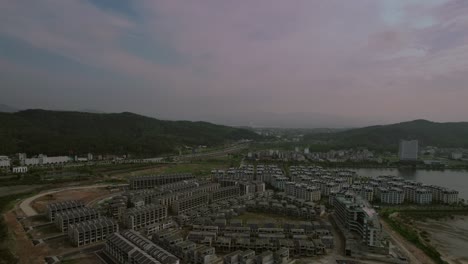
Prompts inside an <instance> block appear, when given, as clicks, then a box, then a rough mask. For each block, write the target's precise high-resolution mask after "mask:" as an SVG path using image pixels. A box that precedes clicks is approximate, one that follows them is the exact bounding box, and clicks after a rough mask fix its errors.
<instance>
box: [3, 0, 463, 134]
mask: <svg viewBox="0 0 468 264" xmlns="http://www.w3.org/2000/svg"><path fill="white" fill-rule="evenodd" d="M51 14H53V15H51ZM466 17H468V1H464V0H355V1H343V0H327V1H311V0H298V1H293V2H290V1H281V0H257V1H249V2H238V1H227V0H208V1H199V0H194V1H190V2H177V1H171V0H157V1H151V0H142V1H125V0H75V1H56V0H44V1H38V2H24V1H14V0H7V1H5V2H4V3H2V9H0V104H5V105H8V106H12V107H14V108H18V109H28V108H41V109H60V110H86V109H88V110H90V109H95V110H92V111H99V112H124V111H129V112H134V113H138V114H143V115H146V116H151V117H155V118H160V119H171V120H202V121H210V122H214V123H220V124H227V125H255V126H278V127H288V126H289V127H299V126H298V124H300V123H304V124H305V125H304V126H303V127H359V126H366V125H373V124H388V123H395V122H402V121H409V120H414V119H428V120H431V121H438V122H449V121H467V120H468V104H466V98H468V87H467V86H466V84H467V83H468V20H467V19H466Z"/></svg>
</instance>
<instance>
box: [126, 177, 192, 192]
mask: <svg viewBox="0 0 468 264" xmlns="http://www.w3.org/2000/svg"><path fill="white" fill-rule="evenodd" d="M194 178H195V177H194V176H193V175H192V174H188V173H184V174H164V175H146V176H135V177H132V178H130V180H129V183H130V184H129V185H130V186H129V188H130V190H140V189H152V188H154V187H157V186H161V185H164V184H169V183H174V182H179V181H185V180H191V179H194Z"/></svg>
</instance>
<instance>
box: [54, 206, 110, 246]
mask: <svg viewBox="0 0 468 264" xmlns="http://www.w3.org/2000/svg"><path fill="white" fill-rule="evenodd" d="M46 214H47V217H48V219H49V220H50V221H52V222H54V224H55V226H56V227H57V229H59V230H60V231H61V232H62V233H65V234H67V236H68V238H69V240H70V242H71V244H72V245H74V246H77V247H79V246H86V245H90V244H93V243H97V242H102V241H105V240H106V239H107V237H108V236H109V235H110V234H113V233H115V232H117V231H118V230H119V225H118V223H117V221H115V220H113V219H111V218H108V217H104V216H101V214H100V212H99V211H98V210H97V209H94V208H88V207H86V206H85V204H84V203H83V202H82V201H80V200H68V201H62V202H55V203H50V204H48V205H47V208H46Z"/></svg>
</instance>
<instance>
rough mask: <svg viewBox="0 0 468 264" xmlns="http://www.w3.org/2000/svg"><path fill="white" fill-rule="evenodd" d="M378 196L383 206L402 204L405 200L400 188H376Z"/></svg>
mask: <svg viewBox="0 0 468 264" xmlns="http://www.w3.org/2000/svg"><path fill="white" fill-rule="evenodd" d="M378 194H379V198H380V202H381V203H385V204H402V203H403V201H404V200H405V193H404V191H403V190H402V189H400V188H395V187H391V188H383V187H380V188H378Z"/></svg>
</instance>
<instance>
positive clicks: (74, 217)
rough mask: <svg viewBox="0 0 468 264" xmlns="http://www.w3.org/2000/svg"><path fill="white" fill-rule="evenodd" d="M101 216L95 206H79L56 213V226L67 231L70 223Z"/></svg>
mask: <svg viewBox="0 0 468 264" xmlns="http://www.w3.org/2000/svg"><path fill="white" fill-rule="evenodd" d="M97 218H99V211H98V210H96V209H94V208H86V207H82V208H77V209H73V210H67V211H63V212H59V213H56V214H55V220H54V221H55V226H56V227H57V228H58V229H59V230H60V231H61V232H67V230H68V227H69V225H71V224H75V223H79V222H84V221H88V220H93V219H97Z"/></svg>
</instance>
